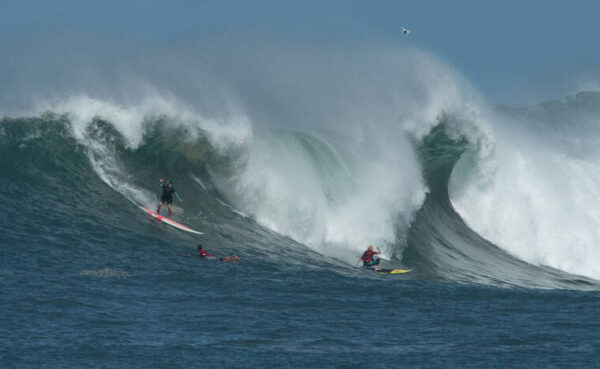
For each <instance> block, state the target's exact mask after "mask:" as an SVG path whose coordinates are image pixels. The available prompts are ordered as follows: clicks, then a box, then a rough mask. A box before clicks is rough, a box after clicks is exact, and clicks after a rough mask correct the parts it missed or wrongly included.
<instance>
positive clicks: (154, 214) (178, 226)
mask: <svg viewBox="0 0 600 369" xmlns="http://www.w3.org/2000/svg"><path fill="white" fill-rule="evenodd" d="M140 209H142V210H143V211H145V212H146V213H148V214H150V215H151V216H152V217H154V218H156V219H158V220H160V221H161V222H164V223H167V224H168V225H170V226H171V227H175V228H177V229H181V230H182V231H186V232H190V233H195V234H204V233H202V232H198V231H196V230H193V229H191V228H190V227H187V226H184V225H183V224H180V223H177V222H176V221H174V220H172V219H169V218H167V217H163V216H162V215H160V214H158V213H156V212H154V211H152V210H150V209H148V208H145V207H143V206H140Z"/></svg>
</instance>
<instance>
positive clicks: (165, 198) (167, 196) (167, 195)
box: [160, 184, 175, 204]
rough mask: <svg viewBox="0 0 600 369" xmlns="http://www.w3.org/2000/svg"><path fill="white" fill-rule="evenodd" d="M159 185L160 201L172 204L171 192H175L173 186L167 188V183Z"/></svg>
mask: <svg viewBox="0 0 600 369" xmlns="http://www.w3.org/2000/svg"><path fill="white" fill-rule="evenodd" d="M160 187H162V190H163V193H162V196H161V197H160V202H162V203H165V202H166V203H167V204H172V203H173V194H174V193H175V187H173V186H171V188H169V186H168V185H163V184H161V185H160Z"/></svg>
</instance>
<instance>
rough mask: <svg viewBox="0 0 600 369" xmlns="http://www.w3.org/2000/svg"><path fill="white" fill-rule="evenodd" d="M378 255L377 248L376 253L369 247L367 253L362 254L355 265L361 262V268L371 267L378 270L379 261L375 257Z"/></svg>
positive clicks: (379, 252)
mask: <svg viewBox="0 0 600 369" xmlns="http://www.w3.org/2000/svg"><path fill="white" fill-rule="evenodd" d="M378 254H381V250H380V249H379V247H377V251H373V246H372V245H369V247H367V251H365V252H363V254H362V256H361V257H360V258H359V259H358V262H357V263H356V265H358V264H359V263H360V262H361V261H362V263H363V267H366V268H371V267H373V268H374V269H375V270H379V262H380V261H381V259H379V258H376V257H375V255H378Z"/></svg>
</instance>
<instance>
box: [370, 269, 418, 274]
mask: <svg viewBox="0 0 600 369" xmlns="http://www.w3.org/2000/svg"><path fill="white" fill-rule="evenodd" d="M376 272H377V273H384V274H404V273H408V272H412V269H379V270H376Z"/></svg>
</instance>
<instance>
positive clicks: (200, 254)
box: [198, 245, 241, 263]
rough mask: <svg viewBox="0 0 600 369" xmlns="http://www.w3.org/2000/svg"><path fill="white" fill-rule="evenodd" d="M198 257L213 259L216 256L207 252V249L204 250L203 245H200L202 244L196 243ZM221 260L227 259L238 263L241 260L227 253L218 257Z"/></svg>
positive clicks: (226, 260) (225, 260)
mask: <svg viewBox="0 0 600 369" xmlns="http://www.w3.org/2000/svg"><path fill="white" fill-rule="evenodd" d="M198 257H199V258H201V259H214V258H216V256H214V255H211V254H209V253H208V251H206V250H204V247H202V245H198ZM220 260H221V261H223V262H225V263H227V262H229V261H237V262H238V263H239V262H240V261H241V260H240V258H239V257H238V256H237V255H229V256H225V257H222V258H221V259H220Z"/></svg>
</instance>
